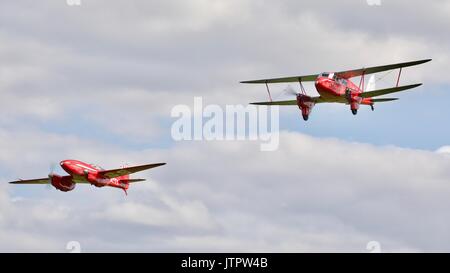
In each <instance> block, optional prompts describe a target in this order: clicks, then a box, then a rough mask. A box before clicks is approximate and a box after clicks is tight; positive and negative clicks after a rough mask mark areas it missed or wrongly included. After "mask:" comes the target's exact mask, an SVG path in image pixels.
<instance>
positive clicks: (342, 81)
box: [241, 59, 431, 120]
mask: <svg viewBox="0 0 450 273" xmlns="http://www.w3.org/2000/svg"><path fill="white" fill-rule="evenodd" d="M429 61H431V59H426V60H420V61H413V62H406V63H398V64H390V65H383V66H375V67H368V68H360V69H353V70H346V71H340V72H324V73H321V74H314V75H306V76H295V77H285V78H274V79H262V80H252V81H243V82H241V83H261V84H265V85H266V88H267V92H268V94H269V99H270V101H268V102H256V103H252V104H256V105H297V106H298V107H299V108H300V110H301V111H302V116H303V119H304V120H308V117H309V115H310V113H311V110H312V108H313V107H314V106H315V105H316V104H317V103H345V104H348V105H350V109H351V111H352V113H353V114H354V115H356V114H357V112H358V109H359V106H360V105H361V104H362V105H369V106H370V107H371V108H372V111H373V110H374V104H375V103H378V102H386V101H393V100H397V98H374V97H378V96H382V95H386V94H391V93H395V92H400V91H404V90H407V89H411V88H415V87H418V86H420V85H422V84H421V83H419V84H411V85H405V86H398V84H399V82H400V76H401V73H402V68H403V67H408V66H413V65H418V64H423V63H426V62H429ZM392 69H399V73H398V77H397V84H396V86H395V87H392V88H386V89H380V90H371V91H366V92H364V77H365V76H366V75H368V74H373V73H378V72H382V71H386V70H392ZM357 76H361V79H360V82H359V85H358V86H357V85H356V84H354V83H353V82H352V81H351V80H350V79H351V78H353V77H357ZM310 81H311V82H315V87H316V90H317V92H318V93H319V94H320V96H318V97H311V96H308V95H307V94H306V91H305V88H304V87H303V84H302V83H303V82H310ZM286 82H298V83H299V84H300V93H295V95H296V97H297V99H296V100H285V101H272V97H271V95H270V90H269V85H268V84H269V83H286Z"/></svg>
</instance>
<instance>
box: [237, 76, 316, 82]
mask: <svg viewBox="0 0 450 273" xmlns="http://www.w3.org/2000/svg"><path fill="white" fill-rule="evenodd" d="M317 76H319V74H314V75H306V76H295V77H284V78H273V79H262V80H253V81H242V82H241V83H282V82H299V81H302V82H313V81H315V80H316V79H317Z"/></svg>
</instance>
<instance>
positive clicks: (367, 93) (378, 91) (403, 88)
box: [359, 83, 422, 98]
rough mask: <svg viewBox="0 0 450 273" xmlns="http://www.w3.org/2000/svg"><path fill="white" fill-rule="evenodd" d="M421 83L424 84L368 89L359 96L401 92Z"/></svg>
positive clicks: (367, 96)
mask: <svg viewBox="0 0 450 273" xmlns="http://www.w3.org/2000/svg"><path fill="white" fill-rule="evenodd" d="M421 85H422V84H421V83H417V84H411V85H405V86H399V87H392V88H386V89H380V90H374V91H368V92H364V93H361V94H360V95H359V96H360V97H362V98H372V97H378V96H382V95H386V94H391V93H395V92H400V91H405V90H408V89H412V88H416V87H418V86H421Z"/></svg>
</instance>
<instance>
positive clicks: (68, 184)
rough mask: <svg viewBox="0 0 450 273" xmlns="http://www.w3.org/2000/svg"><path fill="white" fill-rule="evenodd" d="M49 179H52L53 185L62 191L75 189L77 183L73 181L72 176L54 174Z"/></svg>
mask: <svg viewBox="0 0 450 273" xmlns="http://www.w3.org/2000/svg"><path fill="white" fill-rule="evenodd" d="M49 179H50V180H51V184H52V186H53V187H55V188H56V189H58V190H60V191H64V192H67V191H71V190H73V189H75V183H73V181H72V178H71V177H70V176H59V175H56V174H52V175H50V176H49Z"/></svg>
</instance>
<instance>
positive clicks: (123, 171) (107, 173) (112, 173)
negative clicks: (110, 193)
mask: <svg viewBox="0 0 450 273" xmlns="http://www.w3.org/2000/svg"><path fill="white" fill-rule="evenodd" d="M165 164H166V163H154V164H147V165H141V166H133V167H125V168H120V169H113V170H102V171H99V172H98V174H99V175H101V176H103V177H107V178H114V177H118V176H123V175H127V174H132V173H136V172H140V171H143V170H147V169H151V168H156V167H159V166H162V165H165Z"/></svg>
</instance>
